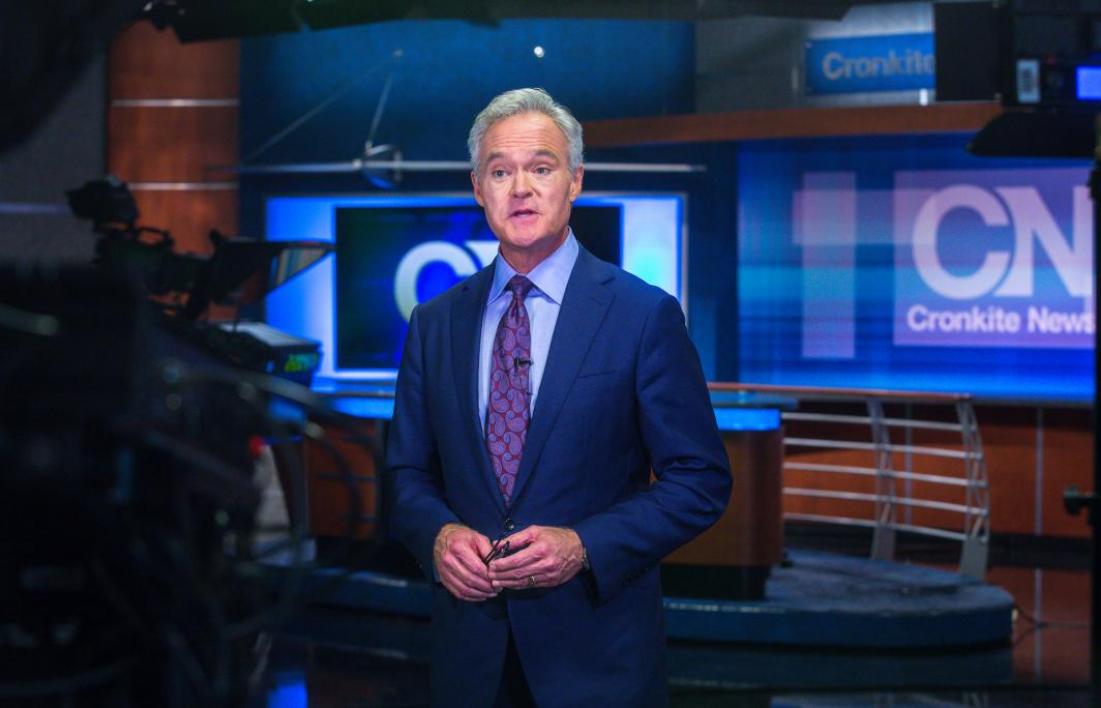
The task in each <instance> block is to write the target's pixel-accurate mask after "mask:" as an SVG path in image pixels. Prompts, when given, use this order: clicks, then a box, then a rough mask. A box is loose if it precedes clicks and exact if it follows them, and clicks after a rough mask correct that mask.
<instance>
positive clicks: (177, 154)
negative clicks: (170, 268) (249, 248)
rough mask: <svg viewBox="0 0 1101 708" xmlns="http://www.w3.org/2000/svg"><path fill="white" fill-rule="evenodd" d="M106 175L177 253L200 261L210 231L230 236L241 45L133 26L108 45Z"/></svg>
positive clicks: (235, 206)
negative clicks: (189, 39) (228, 169)
mask: <svg viewBox="0 0 1101 708" xmlns="http://www.w3.org/2000/svg"><path fill="white" fill-rule="evenodd" d="M108 61H109V64H108V98H109V103H108V115H107V169H108V170H109V171H110V172H111V173H112V174H114V175H116V176H117V177H119V178H120V179H122V180H123V181H125V182H128V183H129V184H130V188H131V190H132V191H133V193H134V198H135V200H136V201H137V203H138V208H139V209H140V210H141V220H140V223H142V224H144V225H149V226H156V227H160V228H166V229H168V230H169V231H171V232H172V236H173V238H175V239H176V245H177V250H179V251H181V252H189V253H200V254H207V253H209V252H210V251H211V244H210V242H209V239H208V234H209V232H210V230H211V229H217V230H219V231H221V232H222V233H225V234H227V235H234V234H236V233H237V228H238V227H237V224H238V212H237V210H238V200H237V182H236V180H235V178H234V177H233V176H232V175H227V174H226V173H224V172H219V171H218V170H217V167H219V166H226V165H233V164H235V163H236V162H237V152H238V150H237V118H238V95H239V90H238V87H239V77H238V64H239V46H238V42H237V41H235V40H230V41H218V42H200V43H195V44H188V45H182V44H180V43H179V42H178V41H177V39H176V35H175V34H173V33H172V32H171V31H168V30H165V31H158V30H156V29H155V28H154V27H153V26H152V25H151V24H149V23H147V22H140V23H135V24H134V25H132V26H131V27H129V28H127V29H126V30H125V31H124V32H122V33H121V34H119V36H118V37H116V39H115V40H114V42H112V44H111V48H110V53H109V59H108Z"/></svg>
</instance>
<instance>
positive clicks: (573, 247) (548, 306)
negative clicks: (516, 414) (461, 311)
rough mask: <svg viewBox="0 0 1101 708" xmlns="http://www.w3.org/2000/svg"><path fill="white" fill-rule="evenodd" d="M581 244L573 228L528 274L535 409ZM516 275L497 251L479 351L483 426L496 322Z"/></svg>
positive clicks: (531, 377) (506, 302)
mask: <svg viewBox="0 0 1101 708" xmlns="http://www.w3.org/2000/svg"><path fill="white" fill-rule="evenodd" d="M577 252H578V245H577V239H576V238H574V235H573V230H572V229H571V230H570V232H569V234H567V235H566V240H565V241H563V242H562V245H561V246H559V247H558V248H557V249H555V251H554V252H553V253H551V254H550V255H549V256H547V257H546V258H545V259H544V260H543V261H542V262H541V263H540V264H539V265H537V266H535V267H534V268H532V269H531V272H530V273H528V274H527V277H528V280H530V281H531V282H532V284H533V285H534V286H535V287H533V288H532V289H531V291H530V292H528V296H527V298H525V300H524V307H525V309H527V311H528V322H529V324H530V325H531V365H530V371H529V372H528V376H529V381H530V382H531V398H530V400H529V402H528V404H529V405H530V407H531V408H530V410H532V411H534V410H535V398H536V396H538V395H539V384H540V382H542V380H543V372H544V371H545V370H546V365H547V353H548V352H549V351H550V343H551V337H552V336H554V325H555V323H556V322H558V311H559V310H560V309H561V307H562V296H563V295H565V294H566V284H567V283H568V282H569V280H570V273H571V272H572V271H573V264H574V263H575V262H576V261H577ZM514 275H516V271H515V270H513V268H512V266H510V265H509V264H508V262H507V261H506V260H505V259H504V258H502V257H501V254H500V253H498V254H497V258H496V260H495V261H494V272H493V284H492V285H491V286H490V288H489V298H488V299H487V300H486V307H485V312H484V313H483V314H482V339H481V348H480V349H479V352H478V420H479V421H480V422H481V424H482V426H483V428H484V426H485V420H486V406H487V405H488V401H489V374H490V367H491V366H492V357H493V338H494V337H495V336H496V335H497V325H498V323H499V322H500V321H501V317H502V315H504V314H505V310H507V309H508V303H509V300H511V298H512V293H510V292H507V291H506V290H505V285H507V284H508V281H509V280H511V279H512V276H514Z"/></svg>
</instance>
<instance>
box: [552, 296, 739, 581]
mask: <svg viewBox="0 0 1101 708" xmlns="http://www.w3.org/2000/svg"><path fill="white" fill-rule="evenodd" d="M635 387H636V397H637V400H638V416H639V429H640V432H641V435H642V442H643V444H644V446H645V448H646V450H647V452H648V453H649V457H650V461H651V464H652V468H653V472H654V476H655V477H656V481H655V482H654V483H653V484H652V485H650V487H649V488H648V489H646V490H645V491H643V492H640V493H638V494H636V495H634V496H632V497H630V498H628V499H625V500H624V501H622V502H620V503H618V504H616V505H614V506H612V507H611V508H609V509H607V510H606V511H604V512H601V513H599V514H596V515H594V516H591V517H589V518H587V519H585V520H584V521H582V522H581V523H579V524H577V525H576V526H575V527H574V530H575V531H577V533H578V535H579V536H580V537H581V540H582V542H583V543H584V545H585V550H586V551H587V552H588V554H589V563H590V566H591V569H592V576H593V579H594V580H595V585H596V593H597V597H598V600H606V599H608V598H609V597H611V596H613V595H615V594H616V593H617V592H619V590H620V589H621V588H622V587H623V586H624V585H625V584H627V583H629V582H630V581H631V580H633V579H634V578H636V577H638V576H640V575H641V574H642V573H644V572H646V571H647V570H649V569H650V568H652V567H653V566H654V565H656V564H657V563H658V562H660V561H661V559H662V558H664V557H665V556H666V555H668V554H669V553H670V552H672V551H673V550H675V549H676V548H678V547H679V546H681V545H683V544H685V543H687V542H688V541H690V540H691V539H693V538H695V537H696V536H697V535H699V534H700V533H701V532H703V531H704V530H706V529H707V528H708V527H709V526H711V525H712V524H714V523H715V522H716V521H717V520H718V519H719V517H720V516H721V515H722V513H723V511H724V510H725V508H726V505H727V502H728V501H729V499H730V489H731V484H732V480H731V475H730V467H729V463H728V461H727V457H726V451H725V450H724V448H723V445H722V441H721V439H720V437H719V431H718V427H717V425H716V423H715V414H714V410H713V409H712V407H711V400H710V396H709V395H708V392H707V384H706V382H705V380H704V376H703V370H702V367H701V366H700V361H699V355H698V354H697V353H696V349H695V347H694V346H693V344H692V342H691V340H690V339H689V338H688V332H687V330H686V328H685V324H684V315H683V314H682V313H681V309H680V305H679V304H678V303H677V301H676V300H675V299H673V298H672V297H665V298H663V299H662V300H661V301H660V302H659V303H658V305H657V306H656V308H655V309H654V311H653V312H651V314H650V316H649V317H648V318H647V321H646V324H645V325H644V330H643V334H642V337H641V340H640V349H639V352H638V354H637V371H636V377H635Z"/></svg>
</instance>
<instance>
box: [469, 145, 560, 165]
mask: <svg viewBox="0 0 1101 708" xmlns="http://www.w3.org/2000/svg"><path fill="white" fill-rule="evenodd" d="M534 156H535V157H549V158H551V159H553V160H555V161H556V162H561V161H562V158H561V156H559V154H558V153H557V152H555V151H554V150H548V149H546V148H544V149H542V150H536V151H535V153H534ZM504 157H505V154H504V153H503V152H499V151H498V152H491V153H489V154H488V155H486V156H485V160H484V161H483V162H482V164H484V165H488V164H489V163H491V162H493V161H494V160H497V159H504Z"/></svg>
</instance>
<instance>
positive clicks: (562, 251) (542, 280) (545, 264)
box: [488, 229, 580, 305]
mask: <svg viewBox="0 0 1101 708" xmlns="http://www.w3.org/2000/svg"><path fill="white" fill-rule="evenodd" d="M579 250H580V249H579V247H578V244H577V239H576V238H575V237H574V235H573V229H570V230H569V233H567V234H566V240H565V241H563V242H562V245H560V246H559V247H558V248H556V249H554V252H553V253H551V254H550V255H549V256H547V257H546V258H544V259H543V260H542V261H541V262H540V263H539V265H537V266H535V267H534V268H532V269H531V272H530V273H528V274H527V278H528V280H530V281H531V283H532V285H534V286H535V288H536V289H537V290H538V291H539V292H541V293H542V294H543V295H544V296H546V297H547V298H548V299H549V300H550V301H551V302H554V303H555V304H558V305H561V304H562V297H563V296H564V295H565V294H566V284H567V283H568V282H569V280H570V272H571V271H572V270H573V264H574V262H575V261H577V253H578V251H579ZM494 262H495V264H496V266H495V268H494V272H493V285H492V286H491V287H490V289H489V300H488V302H493V301H494V300H496V299H497V298H498V297H500V296H501V293H502V292H504V289H505V285H507V284H508V281H509V280H510V279H512V276H514V275H516V271H515V270H514V269H513V268H512V266H510V265H509V264H508V261H506V260H505V259H504V258H502V257H501V253H500V251H498V253H497V258H496V260H495V261H494Z"/></svg>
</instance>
